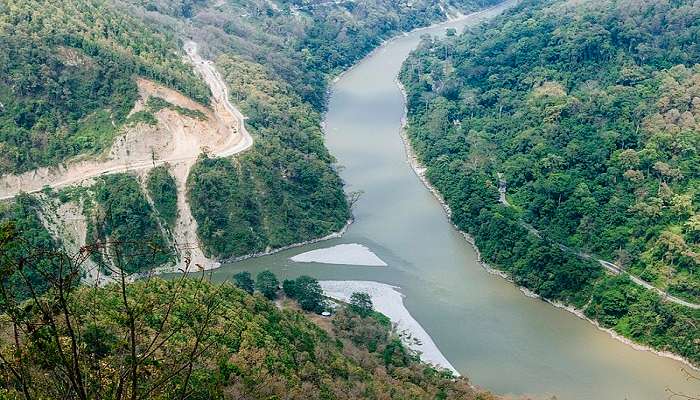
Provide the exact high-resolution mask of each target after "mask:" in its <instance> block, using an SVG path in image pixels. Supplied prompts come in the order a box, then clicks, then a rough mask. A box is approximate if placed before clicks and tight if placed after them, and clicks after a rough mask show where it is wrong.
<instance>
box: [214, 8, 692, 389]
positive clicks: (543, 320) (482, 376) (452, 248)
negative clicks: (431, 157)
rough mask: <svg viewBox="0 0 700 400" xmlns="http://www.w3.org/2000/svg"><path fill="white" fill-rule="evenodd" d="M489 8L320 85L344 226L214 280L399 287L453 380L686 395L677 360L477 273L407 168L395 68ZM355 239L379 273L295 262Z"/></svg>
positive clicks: (415, 35) (230, 267) (412, 37)
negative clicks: (339, 233)
mask: <svg viewBox="0 0 700 400" xmlns="http://www.w3.org/2000/svg"><path fill="white" fill-rule="evenodd" d="M500 11H502V8H495V9H492V10H489V11H487V12H484V13H479V14H476V15H473V16H470V17H467V18H464V19H461V20H459V21H452V22H448V23H445V24H441V25H436V26H433V27H430V28H428V29H424V30H418V31H414V32H412V33H410V34H408V35H405V36H401V37H398V38H396V39H394V40H392V41H390V42H388V43H386V44H385V45H384V46H382V47H380V48H379V49H377V50H376V51H375V52H373V53H372V54H371V55H370V56H368V57H367V58H365V59H364V60H363V61H362V62H360V63H359V64H358V65H356V66H355V67H354V68H352V69H351V70H350V71H348V72H347V73H345V74H343V75H342V76H341V77H340V79H338V80H337V82H335V83H334V85H333V86H332V92H331V97H330V102H329V107H328V112H327V115H326V120H325V128H326V143H327V146H328V147H329V149H330V151H331V153H332V154H333V155H334V156H335V157H336V158H337V159H338V163H339V164H340V165H342V166H343V168H342V171H341V176H342V177H343V179H344V180H345V182H346V185H347V187H346V190H348V191H353V190H361V191H363V195H362V196H361V198H360V200H359V201H358V202H357V203H356V204H355V207H354V216H355V222H354V223H353V224H352V225H351V226H350V227H349V229H348V231H347V233H346V234H345V235H344V236H343V237H341V238H338V239H332V240H328V241H325V242H319V243H315V244H311V245H307V246H303V247H299V248H295V249H290V250H286V251H282V252H279V253H276V254H272V255H269V256H265V257H259V258H255V259H248V260H244V261H240V262H237V263H232V264H226V265H224V266H222V267H221V268H219V269H217V270H214V271H212V274H213V277H214V279H215V280H226V279H230V278H231V277H232V276H233V274H235V273H236V272H238V271H241V270H248V271H251V273H253V274H255V273H257V272H258V271H261V270H264V269H271V270H272V271H274V272H275V273H277V275H278V276H279V277H280V279H284V278H288V277H295V276H298V275H302V274H307V275H312V276H314V277H316V278H318V279H323V280H326V279H329V280H368V281H378V282H382V283H387V284H391V285H395V286H398V287H400V292H401V293H402V294H403V295H404V296H405V299H404V301H405V304H406V307H407V308H408V310H409V311H410V313H411V314H412V316H413V317H414V318H415V319H416V320H417V321H419V322H420V324H421V325H422V326H423V327H424V328H425V330H426V331H427V332H428V333H429V334H430V335H431V336H432V338H433V340H434V341H435V343H436V344H437V346H438V347H439V348H440V350H441V351H442V353H443V354H444V355H445V356H446V357H447V359H449V361H450V362H451V364H452V365H454V367H455V368H456V369H457V370H458V371H459V372H460V373H461V374H463V375H466V376H468V377H469V378H470V379H472V381H473V382H474V383H475V384H477V385H479V386H483V387H485V388H487V389H489V390H492V391H495V392H497V393H503V394H513V395H531V396H535V397H546V396H550V395H556V396H557V398H559V399H620V400H622V399H641V400H645V399H664V398H666V397H667V393H666V392H665V388H666V387H671V388H673V389H674V390H676V391H681V392H686V393H692V392H698V391H699V390H698V385H697V384H694V383H692V382H688V381H687V380H686V379H685V378H686V377H685V375H684V374H683V373H682V372H681V371H680V369H681V368H682V367H683V364H682V363H680V362H677V361H674V360H671V359H667V358H663V357H660V356H657V355H655V354H652V353H650V352H645V351H639V350H635V349H633V348H632V347H630V346H628V345H625V344H623V343H621V342H619V341H617V340H615V339H613V338H611V337H610V335H609V334H607V333H605V332H602V331H600V330H598V329H596V328H595V327H594V326H593V325H592V324H590V323H589V322H587V321H584V320H581V319H579V318H577V317H576V316H574V315H573V314H571V313H569V312H567V311H565V310H562V309H558V308H554V307H552V306H551V305H549V304H547V303H545V302H544V301H541V300H539V299H534V298H530V297H527V296H525V295H524V294H523V293H522V292H521V291H520V290H519V289H518V288H517V287H516V286H514V285H513V284H512V283H510V282H508V281H506V280H505V279H503V278H501V277H499V276H496V275H492V274H489V273H488V272H487V271H485V270H484V268H482V266H481V265H480V264H479V262H478V260H477V255H476V253H475V251H474V249H473V248H472V247H471V246H470V245H469V244H468V243H467V242H466V241H465V240H464V238H463V237H462V235H461V234H460V233H459V232H457V231H456V230H455V229H454V228H453V227H452V225H451V224H450V223H449V221H448V220H447V218H446V217H445V215H444V212H443V210H442V208H441V206H440V204H439V203H438V202H437V201H436V199H435V198H434V197H433V195H432V194H431V193H430V192H429V191H428V190H427V189H426V188H425V187H424V186H423V184H422V183H421V182H420V180H419V179H418V177H417V176H416V175H415V173H414V172H413V171H412V169H411V166H410V165H409V163H408V161H407V157H406V152H405V149H404V147H403V143H402V141H401V137H400V130H401V122H402V119H403V117H404V100H403V97H402V94H401V92H400V90H399V88H398V86H397V84H396V76H397V74H398V71H399V69H400V67H401V63H402V62H403V60H404V59H405V58H406V56H407V55H408V54H409V52H410V51H411V49H413V48H415V46H417V44H418V43H419V41H420V36H421V35H423V34H443V33H444V32H445V29H446V28H447V27H455V28H462V27H464V26H466V25H470V24H476V23H479V21H480V20H482V19H483V18H487V17H489V16H492V15H495V14H497V13H498V12H500ZM344 243H346V244H350V243H358V244H361V245H364V246H366V247H367V248H369V249H371V251H372V252H373V253H375V254H376V255H377V256H378V257H379V258H380V259H381V260H383V261H384V262H386V264H388V266H372V267H364V266H356V265H353V266H350V265H330V264H317V263H295V262H293V261H291V260H290V259H289V258H290V257H292V256H294V255H297V254H300V253H303V252H306V251H310V250H314V249H321V248H326V247H330V246H334V245H338V244H344Z"/></svg>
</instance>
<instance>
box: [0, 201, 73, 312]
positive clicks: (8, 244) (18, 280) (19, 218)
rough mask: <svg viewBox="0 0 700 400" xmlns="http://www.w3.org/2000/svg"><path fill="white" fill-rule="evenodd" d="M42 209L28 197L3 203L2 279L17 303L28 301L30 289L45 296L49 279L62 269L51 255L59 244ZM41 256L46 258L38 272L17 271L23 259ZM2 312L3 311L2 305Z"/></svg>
mask: <svg viewBox="0 0 700 400" xmlns="http://www.w3.org/2000/svg"><path fill="white" fill-rule="evenodd" d="M39 210H40V206H39V204H38V201H37V200H36V199H35V198H33V197H31V196H30V195H27V194H22V195H20V196H18V197H16V198H15V199H14V201H13V202H12V203H9V204H0V227H1V230H0V244H1V248H0V250H1V251H0V279H1V280H2V282H3V284H4V285H5V287H6V288H7V290H8V295H9V296H11V297H12V298H13V299H15V301H22V300H25V299H26V298H28V297H29V296H30V291H31V290H34V291H35V292H37V293H44V292H45V291H46V289H47V288H48V282H47V281H46V276H52V275H54V274H56V273H57V272H58V271H59V268H60V265H59V262H57V260H56V259H54V258H53V257H50V256H49V254H51V253H53V252H54V251H56V250H58V248H59V246H60V243H57V242H56V240H55V239H54V238H53V237H52V236H51V234H50V233H49V231H48V230H47V229H46V228H45V227H44V225H43V223H42V221H41V219H40V218H39ZM29 249H31V250H29ZM41 256H44V257H42V258H41V261H40V263H39V265H38V266H37V268H35V269H31V270H30V269H26V270H24V269H17V268H15V267H16V266H17V264H18V263H21V262H23V261H22V260H24V259H29V258H36V257H41ZM27 282H29V283H30V284H31V288H30V285H28V284H27ZM0 310H4V307H3V305H1V304H0Z"/></svg>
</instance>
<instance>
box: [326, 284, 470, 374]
mask: <svg viewBox="0 0 700 400" xmlns="http://www.w3.org/2000/svg"><path fill="white" fill-rule="evenodd" d="M320 284H321V287H322V288H323V291H324V292H325V294H326V296H328V297H331V298H334V299H336V300H340V301H345V302H348V301H350V296H351V295H352V294H353V292H366V293H367V294H369V295H370V297H372V303H373V304H374V309H375V310H377V311H379V312H380V313H382V314H384V315H386V316H387V317H389V319H391V322H393V323H394V324H395V326H396V331H397V332H398V333H399V334H400V335H401V339H402V340H403V341H404V343H406V345H407V346H408V347H410V348H411V349H413V350H416V351H419V352H420V353H421V359H422V360H423V361H425V362H427V363H430V364H433V365H436V366H439V367H442V368H446V369H449V370H451V371H452V372H453V373H454V374H455V375H457V376H459V372H457V370H456V369H455V368H454V367H453V366H452V364H450V362H449V361H447V359H446V358H445V356H444V355H443V354H442V353H441V352H440V349H438V347H437V345H435V342H433V339H432V338H431V337H430V335H428V333H427V332H426V331H425V329H423V327H422V326H421V325H420V324H419V323H418V321H416V320H415V319H413V317H412V316H411V314H410V313H409V312H408V310H407V309H406V307H404V304H403V297H404V296H403V295H402V294H401V293H399V292H398V291H397V289H398V288H397V287H395V286H391V285H387V284H385V283H379V282H370V281H321V282H320Z"/></svg>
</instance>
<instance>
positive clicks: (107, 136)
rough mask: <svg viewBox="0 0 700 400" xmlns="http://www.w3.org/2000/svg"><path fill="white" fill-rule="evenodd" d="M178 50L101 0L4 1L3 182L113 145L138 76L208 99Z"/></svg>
mask: <svg viewBox="0 0 700 400" xmlns="http://www.w3.org/2000/svg"><path fill="white" fill-rule="evenodd" d="M178 47H179V45H178V44H177V41H176V39H175V37H174V36H173V35H168V34H164V33H161V32H157V31H155V30H154V29H152V28H149V27H148V26H147V25H145V24H143V23H142V22H141V21H139V20H138V19H135V18H132V17H130V16H129V15H126V14H124V13H123V12H121V11H120V10H119V9H117V8H115V7H114V6H113V5H112V4H110V3H109V2H106V1H103V0H75V1H68V2H55V1H44V0H26V1H25V0H21V1H15V0H8V1H3V2H2V3H0V175H3V174H6V173H10V172H23V171H27V170H31V169H35V168H37V167H39V166H45V165H54V164H57V163H59V162H62V161H64V160H66V159H67V158H69V157H71V156H75V155H78V154H83V153H96V152H99V151H101V150H104V149H105V148H108V147H109V146H110V145H111V144H112V140H113V139H114V136H115V135H116V133H117V131H118V127H119V126H121V125H122V124H123V123H124V122H125V121H126V116H127V114H128V113H129V111H130V110H131V108H132V107H133V105H134V101H135V100H136V98H137V96H138V93H137V87H136V82H135V80H134V77H135V76H136V75H138V76H143V77H148V78H150V79H153V80H156V81H158V82H161V83H163V84H165V85H167V86H171V87H173V88H175V89H177V90H180V91H181V92H183V93H185V94H187V95H189V96H191V97H193V98H195V99H197V100H199V101H201V102H207V99H208V96H209V91H208V90H207V89H206V87H205V86H204V84H203V83H202V82H201V81H200V80H199V79H198V78H197V77H196V76H195V74H194V72H193V71H192V70H191V68H190V67H188V66H186V65H185V64H184V63H183V62H182V60H181V58H180V57H179V56H178V55H177V54H176V53H175V50H177V49H178Z"/></svg>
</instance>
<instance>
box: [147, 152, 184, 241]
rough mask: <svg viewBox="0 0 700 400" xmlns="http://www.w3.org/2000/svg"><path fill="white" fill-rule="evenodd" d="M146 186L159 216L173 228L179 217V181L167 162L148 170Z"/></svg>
mask: <svg viewBox="0 0 700 400" xmlns="http://www.w3.org/2000/svg"><path fill="white" fill-rule="evenodd" d="M146 187H147V188H148V194H149V196H150V197H151V200H152V201H153V205H154V207H155V209H156V210H157V211H158V216H160V217H161V218H162V219H163V221H164V222H165V223H166V224H167V226H168V227H169V228H171V229H172V228H173V227H174V226H175V220H176V219H177V183H176V182H175V178H173V176H172V175H171V174H170V171H169V168H168V165H167V164H166V165H159V166H157V167H155V168H153V169H151V170H150V171H149V172H148V177H147V179H146Z"/></svg>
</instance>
